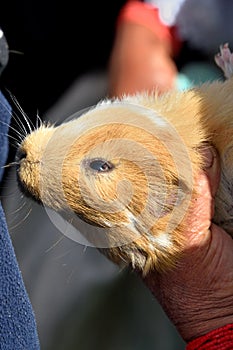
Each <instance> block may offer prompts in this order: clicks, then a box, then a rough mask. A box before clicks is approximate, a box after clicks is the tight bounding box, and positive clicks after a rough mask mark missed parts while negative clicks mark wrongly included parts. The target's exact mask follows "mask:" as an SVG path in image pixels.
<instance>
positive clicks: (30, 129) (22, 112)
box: [8, 91, 35, 136]
mask: <svg viewBox="0 0 233 350" xmlns="http://www.w3.org/2000/svg"><path fill="white" fill-rule="evenodd" d="M8 92H9V94H10V96H11V99H12V101H13V103H14V105H15V107H16V108H17V110H18V111H19V112H20V115H21V116H22V117H23V119H24V121H25V123H26V126H27V127H28V131H27V130H26V128H25V125H24V123H23V122H22V121H21V119H20V118H19V117H18V115H17V114H16V113H13V114H14V117H15V119H14V120H15V121H16V122H17V124H18V126H21V130H22V132H23V133H24V136H26V135H27V134H28V133H31V132H32V131H33V129H35V128H34V125H33V123H32V121H31V120H30V118H29V117H28V115H27V114H26V113H25V111H24V110H23V108H22V107H21V105H20V103H19V102H18V100H17V98H16V97H15V96H14V95H13V94H12V93H11V92H10V91H8Z"/></svg>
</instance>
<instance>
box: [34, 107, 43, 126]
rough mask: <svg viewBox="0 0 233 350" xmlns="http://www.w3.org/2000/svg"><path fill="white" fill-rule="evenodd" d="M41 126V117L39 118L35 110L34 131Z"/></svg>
mask: <svg viewBox="0 0 233 350" xmlns="http://www.w3.org/2000/svg"><path fill="white" fill-rule="evenodd" d="M41 125H43V121H42V119H41V117H40V116H39V111H38V110H37V113H36V126H35V127H34V130H36V129H39V128H40V127H41Z"/></svg>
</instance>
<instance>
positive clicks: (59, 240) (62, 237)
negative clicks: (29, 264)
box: [45, 236, 65, 254]
mask: <svg viewBox="0 0 233 350" xmlns="http://www.w3.org/2000/svg"><path fill="white" fill-rule="evenodd" d="M64 238H65V236H61V237H60V238H58V240H57V241H56V242H55V243H54V244H52V245H51V247H49V248H48V249H46V251H45V253H46V254H47V253H49V252H50V251H51V250H52V249H54V248H55V247H56V246H57V245H58V244H59V243H60V242H61V241H62V240H63V239H64Z"/></svg>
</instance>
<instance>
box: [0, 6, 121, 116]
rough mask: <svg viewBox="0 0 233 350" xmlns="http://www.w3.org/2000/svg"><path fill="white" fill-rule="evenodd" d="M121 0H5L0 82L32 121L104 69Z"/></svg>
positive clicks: (1, 20) (1, 12)
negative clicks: (5, 55) (5, 57)
mask: <svg viewBox="0 0 233 350" xmlns="http://www.w3.org/2000/svg"><path fill="white" fill-rule="evenodd" d="M125 2H126V1H123V0H115V1H114V0H111V1H108V2H101V1H83V2H80V1H79V2H78V1H77V2H73V1H64V2H60V1H55V0H49V1H48V0H47V1H45V0H41V1H27V0H24V1H13V2H12V1H5V2H4V4H3V5H1V9H0V27H1V28H2V30H3V31H4V33H5V36H6V39H7V41H8V45H9V50H10V51H18V52H20V53H18V54H17V53H14V52H10V56H9V62H8V65H7V68H6V69H5V70H4V72H3V73H2V76H1V79H0V82H1V89H2V90H3V93H4V92H5V89H8V90H10V92H11V93H12V94H13V95H15V96H16V98H17V99H18V101H19V103H20V104H21V106H22V108H23V109H24V111H25V112H26V113H27V114H28V116H29V117H30V118H32V119H33V116H35V114H36V112H37V110H38V111H39V114H40V115H43V113H44V112H45V111H46V110H47V109H48V108H49V107H51V106H52V105H53V104H54V103H55V102H56V101H57V99H58V98H59V97H60V95H61V94H62V93H63V92H64V91H65V90H66V88H67V87H68V86H69V85H70V84H71V83H72V82H73V81H74V79H76V78H78V77H79V76H80V75H82V74H84V73H85V72H88V71H90V70H93V69H99V68H105V67H106V65H107V62H108V57H109V53H110V50H111V47H112V43H113V37H114V30H115V22H116V18H117V14H118V12H119V10H120V8H121V6H122V5H123V4H124V3H125Z"/></svg>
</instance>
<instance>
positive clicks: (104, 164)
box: [89, 159, 114, 173]
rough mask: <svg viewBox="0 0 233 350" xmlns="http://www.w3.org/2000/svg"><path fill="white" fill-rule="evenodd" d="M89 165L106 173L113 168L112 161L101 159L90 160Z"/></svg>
mask: <svg viewBox="0 0 233 350" xmlns="http://www.w3.org/2000/svg"><path fill="white" fill-rule="evenodd" d="M89 166H90V168H91V169H92V170H95V171H97V172H99V173H106V172H108V171H110V170H112V169H113V168H114V166H113V164H112V163H110V162H108V161H106V160H103V159H94V160H91V161H90V162H89Z"/></svg>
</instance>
